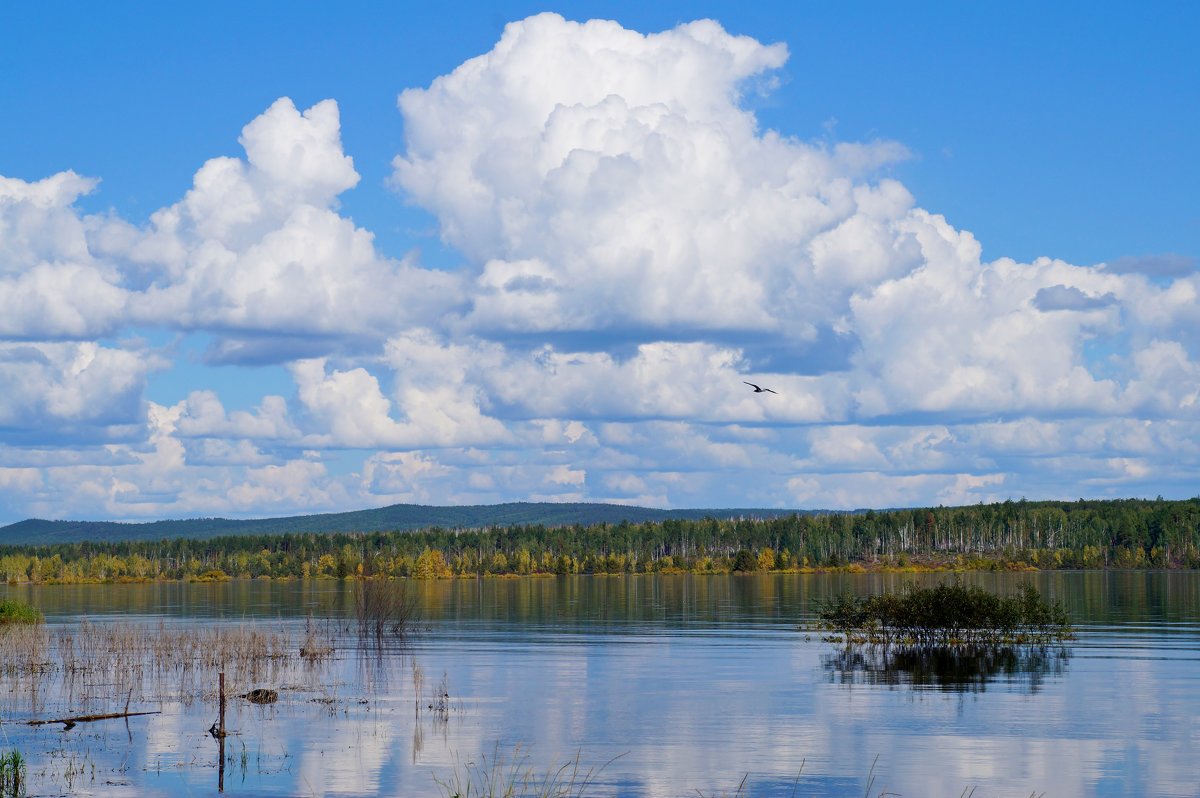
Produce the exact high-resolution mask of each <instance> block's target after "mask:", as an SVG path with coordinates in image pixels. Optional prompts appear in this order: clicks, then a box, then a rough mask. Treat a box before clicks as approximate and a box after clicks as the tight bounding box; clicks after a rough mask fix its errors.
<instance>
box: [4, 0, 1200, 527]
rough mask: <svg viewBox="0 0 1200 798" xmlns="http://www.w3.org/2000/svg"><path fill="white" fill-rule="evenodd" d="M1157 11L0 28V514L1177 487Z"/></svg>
mask: <svg viewBox="0 0 1200 798" xmlns="http://www.w3.org/2000/svg"><path fill="white" fill-rule="evenodd" d="M543 11H552V12H554V13H555V14H557V15H560V16H549V17H546V16H543V17H537V18H533V19H530V17H531V15H535V14H538V13H540V12H543ZM1198 16H1200V15H1198V12H1196V11H1195V10H1194V9H1193V7H1192V6H1191V5H1189V4H1182V3H1179V4H1156V5H1151V6H1148V7H1144V6H1134V5H1133V4H1124V5H1117V4H1100V5H1096V4H1082V3H1080V4H1075V3H1067V4H1054V5H1053V6H1052V7H1043V6H1042V5H1041V4H1034V3H1028V4H1006V5H1003V6H1001V5H995V6H983V5H981V4H927V5H923V6H918V7H915V8H914V7H899V6H895V5H894V4H863V3H860V4H801V5H799V6H798V7H797V6H795V5H794V4H788V5H775V4H725V3H708V4H704V3H699V4H698V3H689V4H671V3H658V4H651V5H650V7H648V8H647V7H642V6H641V5H634V4H628V5H626V4H612V3H609V4H598V3H566V4H561V5H558V6H555V7H553V8H549V9H547V8H546V7H545V6H534V5H530V4H522V3H510V4H456V5H453V6H440V7H436V8H435V7H420V8H415V7H414V8H411V9H410V8H403V7H395V6H394V4H383V3H379V4H372V3H359V4H353V5H351V6H349V7H348V8H334V7H332V6H328V5H327V4H318V3H289V4H274V3H260V4H250V5H249V6H246V5H244V4H219V3H218V4H212V3H209V4H175V5H171V6H167V7H163V6H161V5H158V4H148V3H145V4H141V3H125V4H120V5H117V6H112V7H105V8H101V7H96V8H91V7H87V8H85V7H81V6H78V5H75V4H59V5H56V4H53V3H50V4H38V5H26V6H10V7H8V8H6V9H5V11H4V17H5V21H4V24H3V25H0V107H2V108H4V109H5V118H6V120H7V124H5V125H3V126H0V178H3V179H4V182H3V183H0V305H2V306H4V313H3V315H4V316H5V317H6V318H7V321H6V322H4V323H0V374H2V375H3V380H4V382H5V383H6V384H8V385H9V386H10V390H9V391H7V392H6V394H7V395H6V396H5V397H4V398H3V399H0V502H2V503H0V521H2V520H16V519H19V518H22V517H26V516H29V515H36V516H41V517H76V518H78V517H87V518H128V519H136V518H144V517H164V516H169V517H177V516H185V515H240V516H245V515H249V516H254V515H270V514H276V513H283V512H313V511H324V510H341V509H350V508H355V507H362V506H368V505H379V504H388V503H392V502H396V501H415V502H425V503H439V504H440V503H459V502H470V503H483V502H491V501H505V500H524V499H547V500H555V499H557V500H602V501H625V502H636V503H641V504H653V505H660V506H747V505H756V506H797V507H801V506H802V507H859V506H870V505H896V504H918V503H937V502H943V503H957V502H974V501H979V500H990V499H995V498H1005V497H1009V496H1013V497H1019V496H1027V497H1029V498H1050V497H1055V498H1074V497H1078V496H1134V495H1156V494H1160V493H1161V494H1163V495H1172V496H1190V495H1194V493H1195V488H1194V486H1195V484H1196V472H1197V463H1198V461H1200V458H1198V447H1197V444H1196V443H1195V441H1196V440H1197V435H1196V432H1197V431H1198V430H1197V421H1198V418H1197V415H1198V412H1200V411H1198V410H1197V407H1198V406H1200V402H1198V401H1197V398H1196V390H1197V375H1200V352H1198V351H1197V345H1198V343H1200V341H1198V336H1197V334H1196V331H1197V329H1200V327H1198V324H1197V322H1198V321H1200V315H1198V313H1197V310H1196V307H1197V306H1196V295H1197V292H1198V291H1200V278H1198V277H1197V260H1196V258H1197V255H1198V254H1200V211H1198V210H1197V206H1196V203H1195V201H1194V186H1195V185H1196V183H1197V180H1198V179H1200V166H1198V164H1200V158H1197V157H1196V155H1195V152H1194V145H1195V142H1196V141H1197V140H1200V136H1198V135H1197V134H1198V133H1200V111H1197V108H1200V102H1197V100H1200V74H1198V73H1200V70H1198V69H1197V67H1196V65H1195V59H1194V56H1193V55H1192V54H1191V53H1190V50H1189V48H1190V45H1191V42H1192V39H1193V38H1194V33H1195V31H1196V30H1197V29H1198V27H1200V26H1198V25H1197V22H1198V19H1197V17H1198ZM592 18H599V19H607V20H614V21H615V24H613V25H608V26H596V25H591V26H582V25H579V24H576V23H581V22H584V21H586V20H588V19H592ZM704 18H707V19H710V20H713V21H715V24H709V23H702V24H692V23H694V21H695V20H699V19H704ZM510 23H512V24H510ZM506 25H508V27H507V28H506ZM485 54H488V55H487V56H486V57H485V58H483V59H480V60H475V61H472V60H471V59H476V58H477V57H479V56H484V55H485ZM402 92H406V93H405V95H404V96H405V97H406V98H407V99H406V101H405V102H403V103H401V104H400V106H399V107H398V106H397V96H398V95H400V94H401V93H402ZM281 98H287V99H286V100H284V101H283V102H280V100H281ZM326 101H332V102H326ZM214 159H216V160H214ZM742 379H746V380H750V381H755V382H760V383H762V384H770V385H773V386H775V387H776V389H777V390H779V394H777V395H775V396H768V397H762V396H761V395H760V396H753V395H749V396H748V395H745V394H742V393H741V392H740V391H741V390H742V389H746V390H747V391H748V390H749V389H748V388H746V386H744V385H741V381H742ZM758 400H762V401H758Z"/></svg>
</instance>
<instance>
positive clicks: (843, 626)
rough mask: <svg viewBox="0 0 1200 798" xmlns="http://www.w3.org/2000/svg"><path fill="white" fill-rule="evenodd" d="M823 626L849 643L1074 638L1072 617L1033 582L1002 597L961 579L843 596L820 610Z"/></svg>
mask: <svg viewBox="0 0 1200 798" xmlns="http://www.w3.org/2000/svg"><path fill="white" fill-rule="evenodd" d="M818 618H819V620H818V624H817V625H818V628H819V629H821V630H822V631H825V632H829V633H831V638H830V639H832V640H835V641H840V642H845V643H847V644H871V645H881V644H882V645H902V646H936V647H941V648H962V647H980V646H1001V645H1008V646H1012V645H1026V644H1046V643H1051V642H1056V641H1063V640H1069V639H1071V638H1072V637H1074V631H1073V630H1072V628H1071V622H1070V618H1069V617H1068V615H1067V612H1066V610H1065V609H1064V608H1063V607H1062V605H1061V604H1058V603H1057V602H1048V601H1046V600H1045V599H1044V598H1042V595H1041V593H1040V592H1038V589H1037V588H1036V587H1034V586H1033V585H1032V584H1029V583H1028V582H1026V583H1024V584H1022V585H1021V586H1020V588H1019V589H1018V591H1017V594H1016V595H1013V596H998V595H996V594H994V593H990V592H988V591H986V590H984V589H983V588H981V587H978V586H967V585H964V584H962V583H961V582H959V581H957V580H956V581H953V582H944V583H942V584H939V585H936V586H934V587H920V586H918V585H915V584H909V585H906V586H905V587H904V588H903V589H902V590H900V591H899V592H895V593H882V594H880V595H875V596H853V595H841V596H837V597H836V598H834V599H833V600H832V601H829V602H827V603H825V604H824V605H822V606H821V607H820V608H819V610H818Z"/></svg>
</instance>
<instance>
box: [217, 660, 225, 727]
mask: <svg viewBox="0 0 1200 798" xmlns="http://www.w3.org/2000/svg"><path fill="white" fill-rule="evenodd" d="M218 678H219V679H220V689H221V719H220V721H219V725H218V726H217V734H218V735H220V736H221V737H224V736H225V671H221V673H220V674H219V675H218Z"/></svg>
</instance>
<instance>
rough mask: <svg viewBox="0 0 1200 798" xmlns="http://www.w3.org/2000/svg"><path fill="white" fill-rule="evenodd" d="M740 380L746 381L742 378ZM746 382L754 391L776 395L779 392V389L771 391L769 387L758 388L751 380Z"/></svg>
mask: <svg viewBox="0 0 1200 798" xmlns="http://www.w3.org/2000/svg"><path fill="white" fill-rule="evenodd" d="M742 382H746V381H745V380H742ZM746 384H747V385H749V386H750V387H751V388H753V389H754V392H755V393H773V394H776V395H778V394H779V391H772V390H771V389H770V388H759V387H758V386H757V385H755V384H754V383H752V382H746Z"/></svg>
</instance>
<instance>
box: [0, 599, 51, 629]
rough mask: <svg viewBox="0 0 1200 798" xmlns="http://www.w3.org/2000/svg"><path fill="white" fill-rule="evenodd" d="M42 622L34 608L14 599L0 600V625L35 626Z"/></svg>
mask: <svg viewBox="0 0 1200 798" xmlns="http://www.w3.org/2000/svg"><path fill="white" fill-rule="evenodd" d="M42 620H43V618H42V613H41V611H40V610H39V609H37V608H36V607H33V606H31V605H29V604H26V603H25V602H23V601H16V600H15V599H0V625H9V624H37V623H41V622H42Z"/></svg>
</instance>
